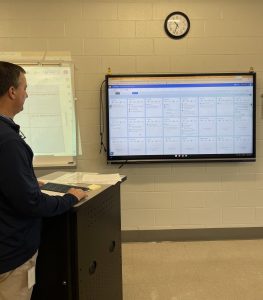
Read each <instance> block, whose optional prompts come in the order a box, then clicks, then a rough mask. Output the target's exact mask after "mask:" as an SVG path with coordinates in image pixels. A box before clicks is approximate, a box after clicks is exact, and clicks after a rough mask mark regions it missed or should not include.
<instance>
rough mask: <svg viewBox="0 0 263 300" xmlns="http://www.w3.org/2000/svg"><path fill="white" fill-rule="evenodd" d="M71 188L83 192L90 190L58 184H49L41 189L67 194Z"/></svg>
mask: <svg viewBox="0 0 263 300" xmlns="http://www.w3.org/2000/svg"><path fill="white" fill-rule="evenodd" d="M70 188H76V189H82V190H83V191H88V190H89V188H87V187H84V186H76V185H69V184H63V183H56V182H47V183H45V184H44V185H42V186H41V187H40V189H41V190H46V191H52V192H58V193H66V192H67V191H68V190H69V189H70Z"/></svg>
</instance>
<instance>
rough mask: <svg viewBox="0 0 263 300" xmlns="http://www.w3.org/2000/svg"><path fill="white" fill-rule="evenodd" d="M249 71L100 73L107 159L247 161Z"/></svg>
mask: <svg viewBox="0 0 263 300" xmlns="http://www.w3.org/2000/svg"><path fill="white" fill-rule="evenodd" d="M255 90H256V74H255V73H216V74H160V75H106V95H107V96H106V102H107V103H106V108H107V160H108V162H110V163H114V162H116V163H122V162H127V163H129V162H161V161H163V162H164V161H171V162H172V161H181V162H182V161H247V160H249V161H253V160H255V158H256V153H255V151H256V150H255V115H256V114H255V110H256V99H255V97H256V96H255V95H256V93H255Z"/></svg>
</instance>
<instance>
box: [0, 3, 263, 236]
mask: <svg viewBox="0 0 263 300" xmlns="http://www.w3.org/2000/svg"><path fill="white" fill-rule="evenodd" d="M175 10H180V11H183V12H185V13H187V14H188V15H189V17H190V20H191V30H190V33H189V34H188V36H187V37H186V38H184V39H182V40H179V41H175V40H171V39H169V38H168V37H166V35H165V34H164V31H163V22H164V19H165V17H166V16H167V15H168V14H169V13H170V12H172V11H175ZM262 11H263V2H262V1H261V0H253V1H242V0H239V1H238V0H236V1H234V0H232V1H231V0H230V1H229V0H212V1H211V0H189V1H188V0H185V1H183V0H181V1H172V0H170V1H154V0H152V1H151V0H145V1H139V0H134V1H132V0H131V1H128V0H127V1H125V0H123V1H117V0H116V1H109V0H108V1H106V0H105V1H99V0H89V1H88V0H86V1H85V0H84V1H77V0H60V1H55V0H54V1H53V0H48V1H47V0H45V1H44V0H35V1H26V0H25V1H24V0H23V1H22V0H7V1H3V0H0V54H1V53H3V52H10V51H15V52H23V53H25V54H26V53H27V52H28V51H30V52H32V51H38V52H41V53H42V52H43V53H44V52H45V51H48V52H47V53H50V51H70V52H71V55H72V59H73V62H74V63H75V66H76V70H75V77H76V78H75V83H76V94H77V97H78V99H79V100H78V103H77V114H78V118H79V122H80V129H81V138H82V148H83V155H82V156H80V157H79V159H78V170H79V171H99V172H121V173H123V174H126V175H127V176H128V181H127V182H126V183H125V184H123V186H122V228H123V229H124V230H135V229H166V228H167V229H169V228H203V227H209V228H213V227H232V226H236V227H242V226H261V225H263V143H262V136H263V126H262V125H263V122H262V108H261V103H262V98H261V94H262V93H263V86H262V77H263V56H262V53H263V18H262ZM251 66H253V67H254V69H255V71H256V72H257V111H258V113H257V162H256V163H217V164H215V163H198V164H192V163H189V164H156V165H152V164H151V165H146V164H145V165H139V166H137V165H128V166H124V167H123V168H122V169H120V170H119V169H118V168H117V167H116V166H107V165H106V160H105V155H101V154H99V151H98V150H99V87H100V84H101V82H102V81H103V79H104V75H105V73H106V72H107V69H108V67H111V69H112V72H113V73H149V72H151V73H154V72H207V71H208V72H220V71H224V72H230V71H248V70H249V68H250V67H251Z"/></svg>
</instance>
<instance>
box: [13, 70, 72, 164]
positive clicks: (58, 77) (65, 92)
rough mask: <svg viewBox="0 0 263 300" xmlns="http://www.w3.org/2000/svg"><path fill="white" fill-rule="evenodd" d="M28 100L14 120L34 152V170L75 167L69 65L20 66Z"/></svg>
mask: <svg viewBox="0 0 263 300" xmlns="http://www.w3.org/2000/svg"><path fill="white" fill-rule="evenodd" d="M21 66H22V67H23V68H24V69H25V71H26V79H27V85H28V87H27V93H28V98H27V99H26V101H25V104H24V110H23V111H22V112H20V113H19V114H17V115H16V116H15V119H14V121H15V122H16V123H17V124H18V125H20V129H21V131H22V132H23V134H24V135H25V137H26V138H25V141H26V143H27V144H28V145H29V146H30V147H31V148H32V150H33V152H34V155H35V157H34V161H33V163H34V167H45V166H47V167H52V166H73V165H75V164H76V155H77V141H76V136H77V135H76V115H75V98H74V92H73V86H74V85H73V70H72V67H71V66H70V65H63V66H59V65H57V66H54V65H41V66H39V65H32V66H27V65H21Z"/></svg>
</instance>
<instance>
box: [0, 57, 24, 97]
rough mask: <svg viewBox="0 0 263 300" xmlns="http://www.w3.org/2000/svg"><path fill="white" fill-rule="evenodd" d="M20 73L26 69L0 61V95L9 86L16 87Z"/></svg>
mask: <svg viewBox="0 0 263 300" xmlns="http://www.w3.org/2000/svg"><path fill="white" fill-rule="evenodd" d="M20 73H24V74H25V73H26V71H25V70H24V69H23V68H22V67H20V66H18V65H15V64H12V63H10V62H6V61H0V97H1V96H3V95H4V94H5V93H6V92H7V91H8V90H9V88H10V87H11V86H13V87H14V88H17V87H18V84H19V76H20Z"/></svg>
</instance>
